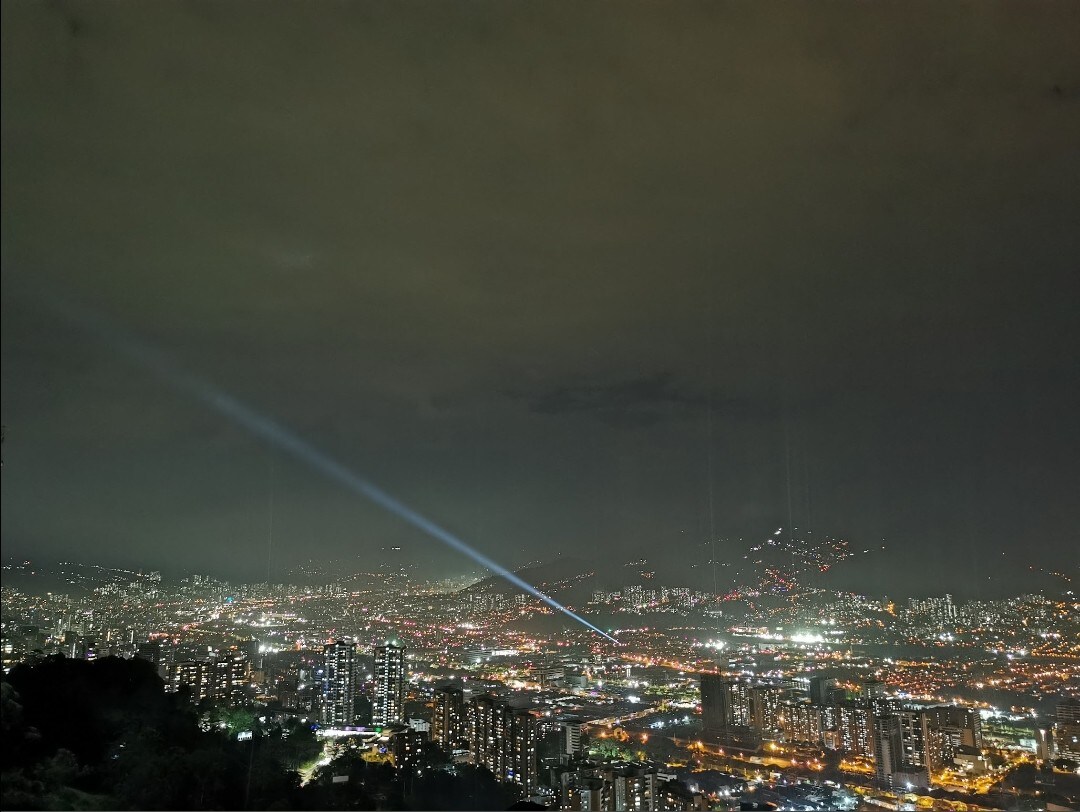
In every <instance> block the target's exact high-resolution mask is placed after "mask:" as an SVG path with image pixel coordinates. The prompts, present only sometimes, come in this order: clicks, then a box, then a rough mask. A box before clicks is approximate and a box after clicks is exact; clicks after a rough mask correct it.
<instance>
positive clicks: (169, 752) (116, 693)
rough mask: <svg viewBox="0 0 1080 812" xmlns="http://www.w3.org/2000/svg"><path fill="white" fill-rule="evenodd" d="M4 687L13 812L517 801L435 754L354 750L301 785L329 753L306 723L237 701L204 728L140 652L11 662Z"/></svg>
mask: <svg viewBox="0 0 1080 812" xmlns="http://www.w3.org/2000/svg"><path fill="white" fill-rule="evenodd" d="M0 691H2V697H0V700H2V731H0V735H2V743H3V749H2V754H0V767H2V788H0V790H2V797H0V806H2V807H3V808H4V809H5V810H6V809H151V810H152V809H283V810H285V809H505V808H506V807H507V806H509V805H510V804H511V803H513V801H514V800H515V799H514V797H512V796H508V795H507V792H506V790H505V789H504V788H503V787H502V786H500V785H499V784H498V783H497V782H495V780H494V779H493V778H492V776H491V774H490V773H488V772H487V771H484V770H478V769H472V768H470V769H465V770H462V771H456V772H454V773H451V772H447V771H446V770H444V769H440V768H439V767H440V765H438V764H435V763H432V764H431V765H425V768H424V769H421V770H419V771H417V772H415V773H412V774H410V775H407V776H403V775H401V774H400V773H399V772H398V771H395V770H394V768H393V767H391V766H390V765H388V764H367V763H365V762H363V761H362V760H361V759H360V758H359V757H358V755H357V754H355V753H346V754H344V755H341V756H339V757H338V758H336V759H335V760H334V761H332V762H331V763H330V764H329V765H327V766H326V767H323V768H322V769H320V770H319V771H317V772H316V773H315V774H314V776H313V778H312V780H311V781H310V782H308V783H307V784H305V785H303V786H301V780H300V773H299V771H298V768H299V767H300V766H301V765H302V764H305V763H311V762H312V761H313V760H314V759H315V758H316V757H317V755H318V753H319V751H320V746H319V743H318V742H317V741H316V739H315V736H314V734H313V733H312V731H311V729H310V728H309V727H308V726H306V725H301V724H299V723H297V722H295V721H293V722H289V723H277V724H269V725H266V724H260V723H259V722H258V719H257V714H256V713H254V712H253V711H250V710H249V711H247V712H246V713H245V711H244V710H243V709H240V710H233V711H228V712H223V713H222V714H221V715H220V716H221V719H222V724H221V725H215V726H213V728H212V729H211V730H209V731H206V730H202V729H200V726H199V723H198V717H197V715H196V713H195V710H194V709H193V708H192V706H191V704H190V703H189V702H188V701H187V697H186V696H184V695H182V694H168V693H166V692H165V690H164V684H163V683H162V681H161V679H160V678H159V677H158V675H157V674H156V672H155V671H154V668H153V666H151V665H150V664H149V663H147V662H144V661H142V660H123V659H119V658H111V657H109V658H104V659H101V660H96V661H93V662H87V661H83V660H68V659H65V658H63V657H50V658H48V659H45V660H41V661H38V662H36V663H29V664H22V665H18V666H16V667H15V668H13V669H12V670H11V673H10V674H8V675H7V677H5V678H4V681H3V682H2V683H0ZM237 720H242V721H243V723H244V724H245V726H248V725H250V726H251V727H252V728H253V730H254V738H253V739H252V740H251V741H244V742H241V741H237V740H236V736H235V730H234V728H235V727H236V724H235V723H236V721H237ZM335 776H337V777H338V780H337V782H335V781H334V777H335ZM342 776H347V777H348V778H347V779H343V778H342Z"/></svg>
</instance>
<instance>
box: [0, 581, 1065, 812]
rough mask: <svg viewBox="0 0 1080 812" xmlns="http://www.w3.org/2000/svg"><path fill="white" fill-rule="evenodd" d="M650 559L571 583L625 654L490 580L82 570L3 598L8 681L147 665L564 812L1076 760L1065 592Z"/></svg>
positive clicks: (795, 800)
mask: <svg viewBox="0 0 1080 812" xmlns="http://www.w3.org/2000/svg"><path fill="white" fill-rule="evenodd" d="M631 564H632V565H633V566H632V567H627V570H642V571H643V579H644V580H645V582H646V583H644V584H633V583H632V584H628V585H626V586H624V587H622V588H620V589H618V590H614V591H611V590H588V591H584V592H582V589H583V588H584V586H585V585H587V583H588V580H589V576H590V574H589V573H581V574H580V575H579V576H576V577H570V578H565V579H563V580H562V581H560V582H559V583H563V584H565V585H567V586H566V588H567V589H569V590H570V592H568V593H565V594H566V595H570V596H572V595H574V594H577V595H581V596H583V597H582V598H581V600H582V603H581V604H580V605H573V606H575V607H576V611H581V612H584V613H585V614H586V615H587V616H589V617H592V618H594V619H595V620H596V622H597V623H602V624H604V628H605V629H606V630H607V632H608V633H609V634H610V635H611V636H612V637H613V638H614V639H615V640H616V641H617V642H611V641H610V640H607V639H605V638H603V637H601V636H599V635H597V634H595V633H594V632H592V631H590V630H588V629H586V628H584V627H580V628H566V627H563V628H562V629H561V630H560V631H559V632H558V633H549V632H545V631H542V630H541V629H542V628H543V626H544V624H550V623H551V622H552V610H551V608H550V607H548V606H546V605H545V604H543V602H541V601H539V600H538V599H536V598H534V597H533V596H529V595H526V594H523V593H514V592H512V591H509V590H507V589H506V588H505V587H502V586H500V585H499V584H495V583H491V582H480V583H475V582H470V581H463V582H438V583H437V582H428V581H416V580H413V579H411V578H410V577H409V576H408V574H407V573H402V572H396V571H375V572H360V573H354V574H352V575H350V576H348V577H345V576H343V575H341V573H340V572H339V573H337V577H336V578H335V579H334V580H330V581H328V582H327V583H325V584H321V585H313V584H307V585H295V584H294V585H289V584H268V583H267V584H235V583H229V582H226V581H222V580H220V579H215V578H208V577H202V576H191V577H188V578H186V579H183V580H181V581H179V582H169V581H167V580H165V579H163V578H162V577H161V576H160V575H159V574H157V573H138V572H131V571H124V570H110V569H106V568H91V567H84V566H78V565H64V566H63V567H62V568H61V569H60V571H59V573H58V574H59V575H60V577H61V578H62V579H63V581H64V582H65V583H66V586H63V585H61V587H60V588H53V589H48V590H38V591H31V590H27V589H19V588H15V587H12V586H10V585H9V584H8V583H5V585H4V589H3V593H2V597H3V618H2V632H3V639H2V649H3V654H4V665H5V668H10V666H11V665H13V664H14V663H16V662H20V661H23V660H28V659H29V660H33V659H35V658H41V657H47V656H50V655H58V654H60V655H63V656H65V657H69V658H77V659H86V660H94V659H100V658H102V657H105V656H109V655H112V656H120V657H129V658H130V657H137V658H140V659H144V660H147V661H149V662H151V663H153V664H154V666H155V669H156V670H157V673H158V674H159V675H160V677H161V679H162V680H163V684H164V686H165V688H166V690H168V691H172V692H175V693H177V694H179V695H182V696H184V697H185V698H186V701H187V702H189V703H190V704H191V706H192V707H194V708H196V709H197V710H198V712H199V714H200V716H201V718H202V719H203V720H204V725H207V726H210V725H216V724H224V722H221V721H219V720H220V719H221V718H222V717H221V715H220V710H215V709H222V708H225V709H227V708H235V709H254V711H255V712H257V714H261V716H260V718H266V719H267V720H273V719H279V720H289V719H292V720H296V722H297V723H302V724H306V725H309V726H314V727H315V728H316V729H317V732H318V735H319V737H320V740H321V741H322V742H324V746H325V748H326V753H327V754H328V757H339V756H340V755H341V754H342V753H355V754H356V757H357V758H362V759H363V760H364V761H366V762H371V763H377V764H389V765H391V766H392V767H393V768H394V769H395V770H398V771H402V770H404V771H406V772H408V771H410V770H416V771H419V772H418V774H423V773H424V772H425V771H427V772H430V771H431V770H433V769H436V770H450V771H453V770H458V769H465V768H466V767H467V766H468V765H472V766H471V767H469V768H470V769H472V768H480V769H483V770H486V771H489V772H490V774H491V775H492V776H494V777H495V779H497V780H498V781H500V782H502V783H503V784H504V785H505V786H506V787H509V788H511V789H513V790H515V791H516V793H517V795H518V796H519V797H521V798H531V799H533V800H534V802H536V803H541V804H543V805H545V806H556V805H557V806H559V807H562V808H568V809H650V810H652V809H656V810H661V809H690V808H699V807H700V808H707V807H709V806H710V805H715V804H717V803H721V804H722V803H735V802H737V801H738V799H739V797H740V796H742V797H746V798H751V799H754V798H756V799H758V800H761V801H765V802H770V803H778V804H779V805H781V806H782V805H784V804H798V805H800V808H833V807H835V806H837V805H844V804H850V803H853V801H852V799H853V797H854V796H853V795H851V793H854V792H858V793H869V794H873V793H877V794H878V796H879V797H881V798H885V799H886V800H887V799H888V798H890V797H892V798H895V797H897V796H898V794H902V793H909V792H911V793H920V792H924V793H928V792H933V791H941V790H942V789H947V790H948V791H951V792H958V793H968V794H969V795H972V796H973V797H974V794H977V793H985V792H988V791H989V788H990V787H991V786H993V785H995V783H997V782H1000V781H1001V780H1002V778H1003V776H1005V775H1006V774H1007V773H1008V771H1009V770H1010V769H1013V768H1014V767H1017V766H1018V765H1022V764H1024V763H1027V762H1029V761H1032V762H1034V761H1037V762H1038V763H1042V764H1052V763H1060V764H1062V765H1064V768H1065V769H1068V768H1069V763H1070V761H1069V760H1070V759H1072V760H1077V758H1078V756H1080V746H1078V744H1077V742H1078V741H1080V723H1078V721H1077V711H1076V707H1077V700H1078V698H1080V687H1078V677H1080V670H1078V666H1080V644H1077V642H1076V640H1077V639H1080V635H1078V634H1077V633H1076V632H1077V630H1078V629H1080V625H1078V623H1077V620H1078V616H1080V615H1078V606H1077V604H1076V602H1075V601H1073V600H1072V599H1071V597H1070V596H1069V595H1064V596H1056V597H1055V596H1044V595H1024V596H1017V597H1013V598H1007V599H1002V600H997V601H990V600H982V601H968V602H958V601H956V600H955V599H954V598H953V597H951V596H948V595H946V596H937V597H935V596H931V597H914V598H911V599H905V600H904V601H903V602H902V603H901V602H898V601H896V600H892V599H889V598H887V597H884V596H880V597H870V596H864V595H855V594H851V593H824V592H821V591H807V592H805V593H800V594H797V595H786V596H784V597H783V599H780V600H773V599H772V598H770V597H768V595H765V594H764V593H761V594H760V595H759V597H756V598H753V599H749V598H748V597H747V595H748V594H749V593H750V592H752V591H754V590H750V589H743V590H741V592H740V595H739V596H730V595H729V596H726V597H725V596H718V595H716V594H712V593H705V592H699V591H696V590H691V589H689V588H685V587H680V586H667V585H664V584H653V583H649V581H650V580H652V573H651V572H650V571H648V570H646V569H644V567H645V565H644V564H643V562H631ZM331 574H333V573H331ZM644 576H649V577H648V578H645V577H644ZM545 588H547V589H551V588H552V584H546V585H545ZM574 590H576V592H575V591H574ZM268 723H269V722H268ZM241 732H242V731H241ZM342 748H345V749H342ZM436 753H437V754H438V756H437V758H436V759H435V761H433V760H432V759H433V758H435V756H434V755H433V754H436ZM335 754H337V755H335ZM335 763H337V762H335ZM439 765H441V766H439ZM826 778H828V779H829V780H830V782H831V783H829V784H826V783H824V781H825V779H826ZM793 782H794V783H793ZM799 787H801V789H799ZM845 792H846V793H848V795H843V793H845ZM838 793H839V794H838ZM890 793H892V795H890ZM770 798H772V799H773V800H772V801H769V800H768V799H770ZM815 804H816V805H817V806H816V807H815Z"/></svg>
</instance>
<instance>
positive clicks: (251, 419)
mask: <svg viewBox="0 0 1080 812" xmlns="http://www.w3.org/2000/svg"><path fill="white" fill-rule="evenodd" d="M51 306H52V309H54V310H56V311H58V312H60V313H61V314H63V315H64V316H66V317H67V319H69V320H70V321H73V322H76V323H77V324H79V325H80V326H82V327H83V328H86V329H88V330H90V331H92V332H93V333H94V334H96V335H97V336H98V337H99V338H101V339H102V340H103V341H105V343H106V344H108V345H109V346H110V347H112V348H114V349H116V350H117V351H119V352H120V353H121V354H122V355H124V356H126V357H127V358H128V359H129V360H131V361H133V362H135V363H136V364H137V365H139V366H140V367H142V368H143V369H145V370H147V371H148V372H150V373H152V374H153V375H154V376H155V377H157V378H159V379H160V380H162V381H164V382H165V383H167V384H168V385H169V386H171V387H172V388H174V389H176V390H178V391H180V392H182V393H184V394H187V395H190V396H192V397H194V398H195V399H196V400H198V401H200V402H201V403H203V404H204V405H206V406H208V407H210V408H211V409H213V410H214V411H216V412H217V413H218V414H220V415H222V416H224V417H226V418H228V419H229V420H230V421H231V422H232V423H234V424H236V425H237V426H240V427H241V428H243V429H244V430H246V431H247V432H248V433H249V434H252V435H254V436H255V437H257V438H259V439H261V440H264V441H266V442H268V443H270V444H271V445H273V446H275V447H276V448H279V449H281V450H282V451H285V452H286V453H288V454H289V455H291V456H292V457H294V458H296V459H298V460H300V461H301V462H303V463H306V464H307V465H308V466H309V467H311V468H313V469H314V470H316V471H318V472H319V473H320V474H322V475H323V476H325V477H326V478H327V479H330V480H333V481H334V482H336V483H338V484H339V485H342V486H343V487H345V488H346V489H348V490H350V491H352V492H353V493H356V494H359V495H360V496H363V497H365V498H366V499H368V500H370V501H372V502H374V503H375V504H376V505H378V506H379V507H381V508H383V509H384V510H386V511H388V512H390V513H392V514H394V515H395V516H397V517H398V518H399V519H402V520H404V521H405V522H407V523H408V524H411V525H412V526H413V527H415V528H417V529H419V530H422V531H423V532H424V533H426V534H427V535H429V536H431V537H432V538H434V539H436V540H438V541H441V542H442V543H443V544H445V545H446V546H447V547H450V548H451V549H454V550H457V551H458V552H459V553H461V554H462V555H465V556H467V557H468V558H471V559H472V560H473V561H475V562H476V563H477V564H479V565H480V566H482V567H484V568H485V569H487V570H490V571H491V572H493V573H495V574H496V575H498V576H500V577H501V578H503V579H505V580H507V581H509V582H510V583H511V584H513V585H514V586H516V587H518V588H520V589H522V590H524V591H525V592H527V593H528V594H530V595H532V596H533V597H536V598H539V599H540V600H541V601H543V602H544V603H546V604H547V605H548V606H550V607H551V608H552V609H555V610H557V611H559V612H562V613H563V614H564V615H566V616H567V617H569V618H572V619H573V620H576V621H577V622H578V623H580V624H582V625H583V626H585V627H586V628H588V629H591V630H592V631H594V632H596V633H597V634H599V635H601V636H603V637H606V638H607V639H608V640H610V641H612V642H613V643H618V642H619V641H618V640H616V639H615V638H614V637H612V636H611V635H610V634H608V633H607V632H605V631H603V630H602V629H600V628H598V627H596V626H594V625H593V624H592V623H590V622H589V621H587V620H586V619H585V618H583V617H581V616H580V615H578V614H576V613H574V612H572V611H571V610H570V609H567V608H566V607H565V606H563V605H562V604H561V603H559V602H558V601H557V600H555V599H554V598H552V597H550V596H548V595H545V594H544V593H543V592H541V591H540V590H539V589H537V588H536V587H534V586H533V585H532V584H530V583H528V582H527V581H526V580H524V579H523V578H522V577H521V576H519V575H517V574H516V573H514V572H511V571H510V570H508V569H507V568H506V567H504V566H502V564H499V563H497V562H496V561H493V560H492V559H490V558H488V557H487V556H486V555H484V554H483V553H481V552H480V551H479V550H476V549H474V548H473V547H471V546H470V545H468V544H466V543H465V542H464V541H462V540H461V539H459V538H458V537H457V536H455V535H454V534H453V533H451V532H450V531H449V530H446V529H445V528H443V527H441V526H440V525H438V524H436V523H435V522H433V521H432V520H431V519H428V518H427V517H426V516H424V515H422V514H420V513H418V512H417V511H415V510H413V509H412V508H410V507H409V506H408V505H406V504H405V503H403V502H401V501H399V500H397V499H395V498H394V497H393V496H391V495H390V494H388V493H387V492H386V491H384V490H383V489H382V488H380V487H379V486H378V485H375V484H374V483H373V482H371V481H369V480H367V479H364V478H363V477H362V476H360V475H359V474H357V473H356V472H354V471H353V470H352V469H350V468H348V467H347V466H345V465H344V464H342V463H341V462H338V461H337V460H336V459H334V458H333V457H331V456H330V455H329V454H326V453H325V452H323V451H320V450H319V449H318V448H316V447H315V446H313V445H311V444H310V443H308V442H307V441H306V440H304V439H303V438H301V437H300V436H299V435H298V434H296V433H295V432H293V431H291V430H290V429H288V428H286V427H285V426H283V425H281V424H280V423H278V422H277V421H275V420H272V419H271V418H269V417H266V416H265V415H263V414H260V413H259V412H257V411H256V410H255V409H252V408H251V407H250V406H247V405H246V404H244V403H242V402H241V401H239V400H237V399H236V398H235V397H233V396H232V395H230V394H228V393H227V392H225V391H223V390H222V389H220V388H218V387H217V386H214V385H213V384H212V383H210V382H209V381H206V380H204V379H202V378H200V377H198V376H196V375H194V374H192V373H190V372H187V371H185V370H182V369H180V368H179V367H177V366H176V365H175V364H174V363H173V362H172V361H171V360H170V359H169V358H168V357H167V356H166V355H165V354H164V353H162V352H160V351H159V350H157V349H154V348H153V347H151V346H149V345H147V344H145V343H144V342H142V341H140V340H139V339H137V338H135V337H134V336H131V335H129V334H127V333H126V332H125V331H122V330H120V329H119V328H118V327H116V326H115V325H113V324H110V323H108V322H107V321H105V320H104V319H103V318H102V317H100V316H98V315H97V314H94V313H90V312H88V311H86V310H85V309H84V308H81V307H77V306H74V305H72V304H70V303H63V302H57V301H55V300H54V301H52V302H51Z"/></svg>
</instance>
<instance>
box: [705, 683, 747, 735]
mask: <svg viewBox="0 0 1080 812" xmlns="http://www.w3.org/2000/svg"><path fill="white" fill-rule="evenodd" d="M700 685H701V726H702V731H703V733H704V734H705V735H706V736H709V737H711V738H715V739H717V740H719V741H721V742H731V741H733V740H734V739H748V738H750V737H751V730H750V723H751V719H752V713H751V690H752V689H751V686H750V684H749V683H747V682H743V681H742V680H739V679H735V678H733V677H725V676H723V675H722V674H702V675H701V683H700Z"/></svg>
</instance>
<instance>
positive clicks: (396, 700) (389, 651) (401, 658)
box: [372, 641, 405, 725]
mask: <svg viewBox="0 0 1080 812" xmlns="http://www.w3.org/2000/svg"><path fill="white" fill-rule="evenodd" d="M373 705H374V708H373V714H372V720H373V721H374V722H375V724H376V725H390V724H395V723H397V722H401V721H402V720H404V718H405V647H404V646H402V645H400V644H399V643H396V642H390V641H388V642H386V643H383V644H382V645H381V646H376V647H375V700H374V702H373Z"/></svg>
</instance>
